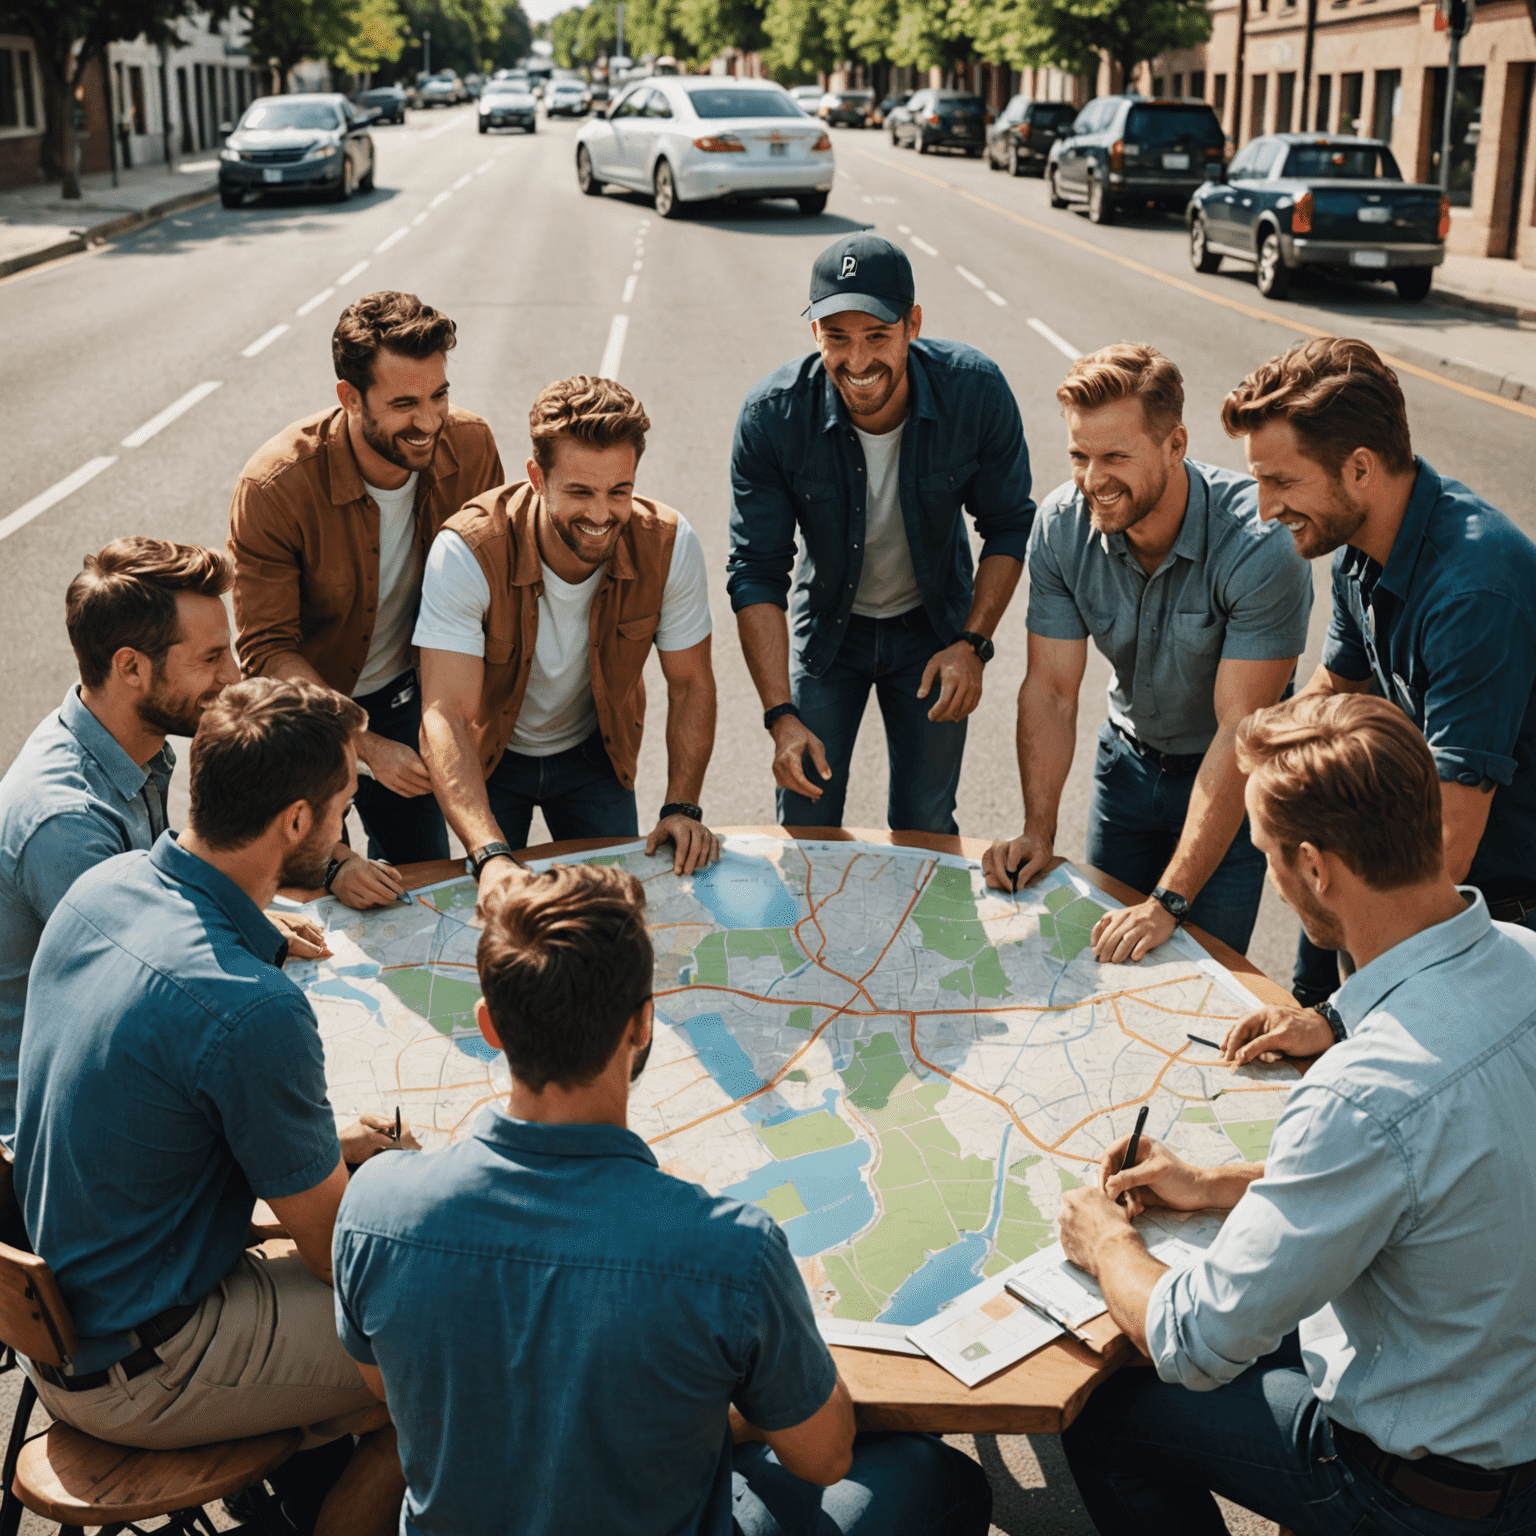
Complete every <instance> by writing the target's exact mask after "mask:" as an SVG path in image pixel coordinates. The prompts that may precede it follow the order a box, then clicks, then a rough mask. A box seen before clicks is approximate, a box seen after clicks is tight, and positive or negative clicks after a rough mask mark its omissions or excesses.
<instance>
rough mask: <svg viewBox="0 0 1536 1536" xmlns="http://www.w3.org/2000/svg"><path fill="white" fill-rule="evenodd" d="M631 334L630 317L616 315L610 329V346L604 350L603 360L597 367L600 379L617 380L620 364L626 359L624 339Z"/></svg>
mask: <svg viewBox="0 0 1536 1536" xmlns="http://www.w3.org/2000/svg"><path fill="white" fill-rule="evenodd" d="M628 334H629V316H628V315H615V316H614V317H613V324H612V325H610V326H609V327H608V345H607V346H606V347H604V348H603V360H602V362H600V363H599V364H598V365H597V376H598V378H600V379H616V378H618V376H619V364H620V362H621V361H623V358H624V338H625V336H627V335H628Z"/></svg>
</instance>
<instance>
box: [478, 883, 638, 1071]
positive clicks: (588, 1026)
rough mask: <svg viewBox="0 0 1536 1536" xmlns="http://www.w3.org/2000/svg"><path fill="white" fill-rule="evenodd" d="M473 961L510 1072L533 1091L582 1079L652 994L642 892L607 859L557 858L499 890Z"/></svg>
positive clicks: (609, 1054) (607, 1055) (601, 1063)
mask: <svg viewBox="0 0 1536 1536" xmlns="http://www.w3.org/2000/svg"><path fill="white" fill-rule="evenodd" d="M476 958H477V959H478V961H479V963H480V988H481V991H483V992H484V994H485V1006H486V1008H487V1009H488V1010H489V1012H490V1015H491V1022H492V1024H494V1025H495V1027H496V1036H497V1038H498V1039H499V1040H500V1041H501V1048H502V1050H503V1051H504V1052H505V1053H506V1057H507V1065H508V1066H509V1067H510V1068H511V1070H512V1075H513V1077H515V1078H516V1079H517V1080H518V1082H520V1083H522V1084H523V1085H524V1087H526V1088H529V1089H531V1090H532V1091H533V1092H534V1093H542V1092H543V1091H544V1088H545V1086H546V1085H547V1084H549V1083H557V1084H558V1085H559V1086H560V1087H562V1088H571V1087H575V1086H577V1085H579V1084H582V1083H589V1082H591V1081H592V1079H593V1078H595V1077H597V1076H598V1075H599V1074H600V1073H601V1072H602V1070H603V1068H604V1067H606V1066H607V1065H608V1063H609V1061H611V1060H612V1058H613V1053H614V1052H615V1051H616V1050H617V1049H618V1047H619V1042H620V1040H622V1039H623V1036H624V1028H625V1026H626V1024H627V1023H628V1022H629V1020H630V1019H631V1018H633V1017H634V1014H635V1010H636V1009H638V1008H639V1007H640V1006H641V1005H642V1004H643V1003H644V1002H645V1001H646V999H647V998H648V997H650V995H651V977H652V971H653V966H654V963H655V962H654V959H653V957H652V953H651V936H650V934H649V933H648V932H647V931H646V926H645V889H644V887H643V886H642V885H641V884H640V882H639V881H638V880H637V879H635V877H634V876H633V875H631V874H629V873H628V872H627V871H625V870H622V869H616V868H615V867H613V866H612V865H594V864H575V865H565V864H556V865H554V866H553V867H552V868H550V869H549V870H547V871H545V872H544V873H543V874H539V875H534V876H533V877H532V878H531V879H529V880H525V881H524V882H523V883H522V884H521V885H516V886H509V887H503V889H502V891H501V892H500V893H499V895H498V898H497V899H495V900H494V901H493V903H492V906H491V910H490V912H489V913H488V914H487V915H486V922H485V930H484V932H483V933H481V935H480V948H479V951H478V953H477V955H476Z"/></svg>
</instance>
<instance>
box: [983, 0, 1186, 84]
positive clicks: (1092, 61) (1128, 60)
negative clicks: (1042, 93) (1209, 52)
mask: <svg viewBox="0 0 1536 1536" xmlns="http://www.w3.org/2000/svg"><path fill="white" fill-rule="evenodd" d="M954 10H955V12H956V13H957V14H959V15H961V16H962V17H963V21H964V24H965V25H966V26H967V27H968V28H969V29H970V31H971V33H972V36H973V37H974V39H975V43H976V48H977V51H978V53H980V54H982V55H983V56H984V57H986V58H994V59H997V60H999V61H1000V62H1004V63H1008V64H1011V65H1013V66H1014V68H1015V69H1027V68H1031V67H1033V68H1042V67H1046V66H1055V67H1056V68H1058V69H1064V70H1067V71H1069V72H1070V73H1072V74H1083V73H1091V72H1092V71H1094V70H1095V69H1096V68H1097V66H1098V63H1099V60H1100V58H1101V57H1107V58H1108V59H1109V60H1110V62H1111V63H1113V64H1116V65H1118V66H1119V68H1120V72H1121V73H1120V78H1121V80H1122V81H1129V80H1130V78H1131V76H1132V74H1133V73H1134V72H1135V69H1136V66H1137V65H1138V64H1141V63H1142V62H1143V61H1144V60H1147V59H1152V58H1156V57H1157V55H1158V54H1160V53H1168V52H1171V51H1172V50H1173V49H1176V48H1193V47H1195V46H1196V45H1197V44H1199V43H1203V42H1204V41H1205V40H1206V39H1207V38H1208V37H1209V36H1210V35H1211V19H1210V14H1209V12H1208V11H1207V10H1206V6H1205V0H954Z"/></svg>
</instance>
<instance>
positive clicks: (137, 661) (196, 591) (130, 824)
mask: <svg viewBox="0 0 1536 1536" xmlns="http://www.w3.org/2000/svg"><path fill="white" fill-rule="evenodd" d="M232 579H233V574H232V572H231V570H230V567H229V562H228V561H227V560H226V559H225V558H224V556H223V555H221V554H218V553H216V552H215V551H213V550H211V549H203V548H201V547H199V546H197V545H194V544H169V543H166V542H165V541H164V540H161V539H138V538H133V539H118V540H116V541H114V542H113V543H111V544H108V545H107V547H106V548H105V549H103V550H102V551H101V553H100V554H97V555H90V556H87V558H86V562H85V569H84V570H83V571H81V573H80V574H79V575H78V576H76V577H75V579H74V580H73V581H72V582H70V584H69V592H68V594H67V596H66V598H65V602H64V611H65V620H66V623H67V626H68V629H69V640H70V644H71V645H72V646H73V647H74V652H75V658H76V660H77V662H78V663H79V667H80V683H79V685H78V686H77V687H72V688H71V689H70V690H69V692H68V693H66V694H65V695H64V702H63V703H62V704H61V705H60V706H59V707H58V709H56V710H55V711H54V712H53V713H52V714H51V715H49V716H48V718H47V719H46V720H44V721H43V722H42V723H41V724H40V725H39V726H38V727H37V729H36V730H35V731H33V732H32V734H31V736H29V737H28V738H27V741H26V744H25V745H24V746H23V747H22V749H21V751H20V752H19V753H17V755H16V759H15V761H14V762H13V763H12V764H11V766H10V768H9V769H8V770H7V771H6V774H5V777H4V778H3V779H0V1141H4V1142H5V1143H6V1145H10V1143H11V1140H12V1138H13V1136H14V1134H15V1130H16V1058H17V1055H18V1053H19V1051H20V1049H21V1023H22V1018H23V1016H24V1015H25V1013H26V1007H27V976H28V973H29V972H30V971H31V969H32V957H33V955H34V954H35V953H36V951H37V945H38V940H39V939H41V938H42V934H43V924H44V923H46V922H47V921H48V918H49V915H50V914H51V913H52V912H53V909H54V908H55V907H56V906H58V904H59V902H60V900H61V899H62V898H63V896H64V893H65V892H66V891H67V890H68V889H69V888H70V886H71V885H73V884H74V883H75V881H76V879H77V878H78V877H79V876H80V875H82V874H83V873H84V872H85V871H86V870H88V869H93V868H95V866H96V865H98V864H100V863H101V862H102V861H103V860H105V859H110V858H111V857H112V856H113V855H114V854H118V853H126V852H127V851H128V850H129V849H130V848H148V847H150V846H151V845H152V844H153V843H154V841H155V839H156V838H157V837H159V835H160V834H161V833H162V832H163V831H164V830H165V818H166V799H165V797H166V791H167V789H168V788H169V786H170V782H171V773H172V771H173V770H174V769H175V767H176V754H175V752H174V751H173V750H172V749H171V745H170V743H169V742H168V741H167V740H166V736H167V735H179V736H190V735H191V734H192V733H193V732H194V731H195V730H196V729H197V722H198V719H199V718H200V717H201V715H202V712H203V710H204V709H205V708H206V707H207V706H208V705H209V704H211V703H212V702H213V700H214V699H216V698H217V697H218V695H219V691H220V690H221V689H222V688H223V687H224V686H225V685H226V684H228V683H232V682H234V681H235V680H236V679H237V678H238V677H239V676H240V670H239V668H238V667H237V666H236V665H235V661H234V657H233V656H232V655H231V654H230V649H229V621H228V619H227V618H226V617H225V613H224V604H223V603H222V602H221V601H220V599H221V598H222V597H223V595H224V593H226V592H227V591H228V590H229V587H230V582H231V581H232Z"/></svg>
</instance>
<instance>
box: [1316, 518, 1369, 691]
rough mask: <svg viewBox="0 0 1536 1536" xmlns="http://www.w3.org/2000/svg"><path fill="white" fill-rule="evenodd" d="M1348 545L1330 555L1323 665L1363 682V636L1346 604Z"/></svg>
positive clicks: (1365, 662) (1338, 674)
mask: <svg viewBox="0 0 1536 1536" xmlns="http://www.w3.org/2000/svg"><path fill="white" fill-rule="evenodd" d="M1348 558H1349V549H1348V548H1347V547H1346V548H1344V549H1341V550H1340V551H1339V552H1338V554H1337V555H1335V556H1334V557H1333V617H1332V618H1330V619H1329V621H1328V637H1327V639H1325V640H1324V641H1323V665H1324V666H1325V667H1326V668H1327V669H1328V670H1329V671H1330V672H1332V673H1333V675H1334V676H1335V677H1343V678H1348V679H1349V681H1350V682H1352V683H1363V682H1365V681H1366V680H1367V679H1368V678H1369V677H1370V675H1371V659H1370V657H1369V656H1367V655H1366V652H1365V637H1364V636H1363V635H1362V634H1361V633H1360V627H1359V625H1357V624H1356V623H1355V618H1354V615H1353V614H1352V613H1351V612H1350V608H1349V591H1350V587H1351V586H1352V585H1353V583H1352V580H1351V577H1350V575H1349V572H1348V570H1347V569H1346V562H1347V560H1348Z"/></svg>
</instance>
